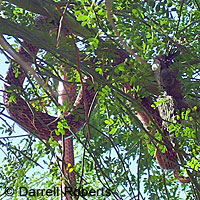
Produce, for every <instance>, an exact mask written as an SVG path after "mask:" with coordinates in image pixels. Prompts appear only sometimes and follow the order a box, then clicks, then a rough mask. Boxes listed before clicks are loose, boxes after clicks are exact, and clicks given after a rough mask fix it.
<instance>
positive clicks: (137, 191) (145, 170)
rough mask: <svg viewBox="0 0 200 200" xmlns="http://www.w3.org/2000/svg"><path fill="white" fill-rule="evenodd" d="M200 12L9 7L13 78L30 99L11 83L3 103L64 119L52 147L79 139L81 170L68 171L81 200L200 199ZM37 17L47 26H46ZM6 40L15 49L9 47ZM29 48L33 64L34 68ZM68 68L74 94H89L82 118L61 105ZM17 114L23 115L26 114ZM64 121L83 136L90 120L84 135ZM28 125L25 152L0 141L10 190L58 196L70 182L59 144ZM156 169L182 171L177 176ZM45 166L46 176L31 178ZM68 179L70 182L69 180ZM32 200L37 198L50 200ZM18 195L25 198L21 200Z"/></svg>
mask: <svg viewBox="0 0 200 200" xmlns="http://www.w3.org/2000/svg"><path fill="white" fill-rule="evenodd" d="M199 12H200V5H199V3H198V2H197V1H195V0H194V1H173V0H164V1H163V0H160V1H151V0H144V1H139V0H137V1H127V0H124V1H113V2H112V3H111V2H110V1H108V0H106V1H87V0H82V1H78V0H77V1H69V2H68V1H50V0H44V1H39V0H23V1H22V0H21V1H17V0H5V1H1V13H2V17H1V18H0V30H1V37H0V42H1V45H2V48H1V50H2V52H3V53H4V54H5V55H6V56H7V57H8V58H9V60H10V62H11V66H12V69H14V73H13V74H14V76H13V79H15V78H17V77H22V76H24V75H25V73H24V72H23V70H24V71H25V72H27V73H26V80H27V81H26V82H25V86H24V87H23V89H22V87H20V83H19V85H16V84H15V86H13V85H12V83H10V82H9V84H11V85H12V86H11V87H8V88H7V89H6V91H4V94H9V95H8V97H9V98H7V99H9V100H8V101H9V103H10V105H16V102H19V99H18V96H19V94H20V95H21V96H23V99H24V101H25V102H26V104H23V106H26V108H27V109H28V110H29V111H28V110H26V112H30V107H31V109H32V110H34V114H36V113H46V115H45V114H41V115H40V116H44V118H45V116H47V115H48V116H49V114H51V115H56V114H57V112H58V111H60V113H61V117H60V118H59V119H58V121H56V128H55V135H56V136H55V137H60V138H62V139H63V141H64V137H65V136H66V135H67V133H66V130H67V131H69V130H70V131H71V129H72V132H70V133H71V134H72V135H73V137H74V140H75V145H74V148H75V150H74V152H75V161H76V162H75V166H70V165H64V168H65V169H67V171H68V172H70V173H69V174H71V173H74V172H75V174H76V181H77V183H76V186H74V185H73V184H72V185H71V186H73V187H74V188H81V189H83V188H84V189H86V190H81V191H80V192H82V193H81V194H80V199H81V198H82V199H97V198H99V199H102V196H103V198H106V197H107V196H109V195H110V197H109V198H111V199H126V198H129V199H182V198H181V195H182V194H183V193H185V195H186V196H185V199H200V186H199V183H198V182H199V176H200V175H199V165H200V161H199V143H200V141H199V102H198V100H199V98H200V96H199V62H200V59H199V44H198V39H199V36H198V30H199V26H200V25H199V23H198V22H199V20H198V16H199ZM39 15H40V16H41V15H42V16H46V17H44V18H42V20H40V19H41V18H39V20H38V16H39ZM55 28H56V31H54V30H55ZM47 30H48V32H47ZM3 35H4V37H3ZM5 35H8V36H12V38H14V39H15V44H13V45H12V47H11V46H9V44H8V43H7V41H6V40H5ZM22 40H23V41H26V42H27V43H28V44H31V45H33V47H34V48H33V50H31V49H30V48H29V46H26V44H25V43H24V42H22ZM20 45H21V46H22V47H23V49H24V50H23V51H25V52H26V51H27V52H28V54H30V55H31V56H30V57H34V64H33V65H32V67H31V65H30V64H27V63H28V62H27V61H30V60H27V59H28V56H25V58H24V57H23V55H24V54H26V55H27V53H24V54H22V49H21V50H20V49H18V47H19V46H20ZM22 47H21V48H22ZM37 48H39V49H40V51H39V53H38V54H37V56H36V55H34V52H35V50H36V49H37ZM14 49H15V50H17V49H18V50H17V51H18V52H19V54H17V52H15V51H14ZM163 54H165V56H158V55H163ZM153 63H154V65H153ZM63 66H68V69H67V71H66V73H67V76H68V82H69V83H68V84H74V83H76V86H77V92H76V95H77V93H78V90H79V89H80V88H81V87H82V88H83V91H85V92H82V100H80V101H81V103H80V104H79V105H80V106H82V107H81V108H79V107H77V106H75V109H74V110H73V113H72V111H71V108H72V103H71V102H70V101H69V100H68V104H64V106H60V105H59V104H58V101H57V97H56V95H57V94H56V90H57V89H56V88H57V86H58V82H59V81H62V79H61V76H60V74H61V75H62V73H63V72H62V67H63ZM10 69H11V68H10ZM152 69H153V70H152ZM85 75H87V77H89V82H87V84H85V83H84V82H83V77H84V76H85ZM24 78H25V77H24ZM20 80H22V79H20ZM84 87H85V89H84ZM91 91H95V92H96V93H93V92H92V94H91V93H90V92H91ZM20 98H21V97H20ZM88 102H89V103H88ZM27 105H29V107H27ZM2 106H3V107H4V108H5V107H6V106H7V107H8V104H7V103H6V104H2ZM89 108H90V109H89ZM18 109H19V110H20V109H21V110H20V112H22V110H23V109H24V107H21V108H18ZM84 111H85V112H84ZM65 112H70V113H72V116H78V119H74V118H73V120H74V121H76V126H79V125H80V124H79V122H80V123H82V122H83V121H85V122H86V123H85V125H84V128H83V129H82V130H81V131H79V132H78V133H76V131H73V128H72V127H70V123H71V121H69V120H68V121H67V120H66V118H65V117H64V113H65ZM12 113H13V116H14V117H13V118H15V121H16V122H17V123H19V124H20V125H21V126H22V127H24V128H25V129H26V130H27V126H28V124H27V123H24V121H23V120H21V121H20V120H19V119H18V118H17V117H16V116H21V115H20V114H19V113H17V114H18V115H16V110H14V111H13V112H12ZM22 113H23V112H22ZM24 113H25V112H24ZM27 115H28V114H27ZM6 118H7V116H6V115H5V113H4V110H3V111H2V119H3V122H2V134H4V133H5V132H9V135H11V134H12V131H13V129H12V126H11V125H9V124H7V123H6ZM75 118H76V117H75ZM79 118H80V119H79ZM45 119H46V118H45ZM49 119H50V118H49ZM51 119H52V118H51ZM83 119H85V120H83ZM35 120H36V121H37V119H35ZM38 121H39V120H38ZM47 124H48V123H45V125H47ZM71 124H72V123H71ZM48 125H49V124H48ZM74 126H75V125H74ZM28 127H29V131H30V132H31V133H32V135H33V136H32V135H31V136H29V137H24V138H23V139H22V141H21V142H20V143H19V144H16V143H12V141H11V140H10V138H9V137H6V138H4V137H2V138H1V140H0V144H1V145H2V147H4V149H6V150H5V151H6V155H7V156H6V157H5V158H4V164H3V165H2V166H1V167H2V171H1V173H0V175H1V176H0V177H1V179H2V180H1V182H3V184H5V185H8V184H9V187H14V188H15V189H16V191H19V188H20V187H22V186H23V187H27V188H34V187H35V188H37V187H40V188H45V189H47V188H48V187H49V188H51V189H53V187H54V186H57V185H59V184H61V182H64V180H65V179H67V178H68V173H64V172H65V171H64V170H63V169H61V170H59V164H58V160H59V158H57V156H56V155H57V153H58V151H59V150H58V143H57V142H56V141H54V140H53V138H52V137H48V140H46V141H45V140H41V139H45V137H46V135H44V136H42V134H40V133H39V132H40V130H38V131H37V130H36V129H37V127H36V128H35V129H33V128H32V127H33V126H32V125H30V126H28ZM44 127H45V126H44ZM52 127H53V128H54V127H55V126H54V125H52ZM30 129H32V130H34V131H31V130H30ZM44 129H45V128H44ZM44 129H42V131H46V129H45V130H44ZM35 133H36V136H37V137H39V140H38V139H36V137H35ZM45 133H46V132H45ZM59 135H60V136H59ZM62 135H64V136H63V137H61V136H62ZM40 136H41V137H40ZM70 137H71V136H70ZM5 147H6V148H5ZM155 152H156V156H155V155H154V154H155ZM167 152H171V153H170V154H169V156H168V154H167ZM171 155H173V156H171ZM155 157H157V160H156V158H155ZM171 157H173V158H172V160H171ZM41 160H43V162H41ZM158 163H159V164H160V166H161V167H164V168H170V167H171V168H176V169H175V177H174V176H173V172H172V170H164V169H162V168H161V167H160V166H159V165H158ZM67 164H68V163H67ZM166 165H167V166H169V167H167V166H166ZM36 166H41V167H43V168H44V167H45V168H48V169H47V170H45V171H44V172H41V173H40V172H35V173H33V175H32V176H29V173H30V172H29V171H31V170H33V168H34V167H36ZM179 168H180V169H179ZM72 171H74V172H72ZM177 171H178V172H177ZM62 172H63V173H64V174H65V176H66V177H64V178H62V179H60V173H62ZM179 173H181V174H179ZM177 174H178V175H177ZM182 174H183V175H184V176H185V177H187V176H188V179H187V180H189V181H190V183H180V182H178V180H177V179H176V178H178V179H179V180H181V179H182V180H183V181H182V182H184V180H186V179H185V178H183V177H182ZM42 179H43V180H42ZM41 180H42V181H41ZM189 181H188V182H189ZM52 183H55V184H54V185H53V184H52ZM29 185H31V186H29ZM101 189H102V190H101ZM40 192H41V191H40ZM76 192H77V193H76V195H75V196H78V195H77V194H78V191H76ZM89 192H90V193H89ZM32 194H33V195H32V196H31V194H29V196H30V197H31V199H47V198H48V197H47V195H46V196H44V197H43V195H38V196H37V197H35V196H34V191H32ZM40 194H41V193H40ZM14 195H15V198H16V199H17V198H18V197H17V196H18V195H19V194H18V193H16V192H15V193H14ZM84 195H86V196H84ZM97 195H98V196H97ZM50 196H51V195H50ZM81 196H82V197H81ZM52 198H53V199H55V198H58V199H59V197H57V196H56V197H55V195H54V197H52ZM77 198H78V197H77Z"/></svg>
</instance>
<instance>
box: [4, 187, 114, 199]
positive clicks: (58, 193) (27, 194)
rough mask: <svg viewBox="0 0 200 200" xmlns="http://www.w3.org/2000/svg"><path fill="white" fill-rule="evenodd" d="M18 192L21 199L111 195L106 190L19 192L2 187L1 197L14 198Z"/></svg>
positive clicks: (21, 188) (32, 189)
mask: <svg viewBox="0 0 200 200" xmlns="http://www.w3.org/2000/svg"><path fill="white" fill-rule="evenodd" d="M16 192H17V195H18V196H20V197H51V196H54V197H56V196H61V195H62V196H63V195H64V196H65V195H66V194H70V195H71V196H75V197H78V196H80V197H92V196H102V197H103V196H104V197H108V196H110V195H111V191H110V190H108V189H104V188H99V189H94V188H83V187H79V188H72V187H65V191H64V192H61V188H60V187H53V188H27V187H25V186H21V187H19V188H18V189H17V190H14V188H12V187H6V186H5V185H4V186H1V190H0V197H1V196H3V195H4V196H12V195H14V194H15V193H16Z"/></svg>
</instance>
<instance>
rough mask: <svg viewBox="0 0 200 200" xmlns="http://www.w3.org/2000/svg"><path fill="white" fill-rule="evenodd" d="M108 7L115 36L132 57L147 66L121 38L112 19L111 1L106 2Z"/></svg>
mask: <svg viewBox="0 0 200 200" xmlns="http://www.w3.org/2000/svg"><path fill="white" fill-rule="evenodd" d="M106 7H107V12H108V18H109V21H110V24H111V26H112V28H113V30H114V32H115V34H116V35H117V37H118V39H119V41H120V42H121V44H122V46H123V47H124V48H125V49H126V51H127V52H128V53H130V54H131V55H133V56H134V57H135V58H136V59H137V60H138V61H140V62H141V63H142V64H144V65H146V64H147V62H146V61H145V60H143V59H142V58H141V57H140V56H138V55H137V54H136V53H135V52H134V51H133V50H132V49H130V48H129V47H128V46H127V44H126V43H125V42H124V41H123V39H122V38H121V36H120V34H119V32H118V30H117V28H116V27H115V23H114V21H113V19H112V16H111V6H110V0H106Z"/></svg>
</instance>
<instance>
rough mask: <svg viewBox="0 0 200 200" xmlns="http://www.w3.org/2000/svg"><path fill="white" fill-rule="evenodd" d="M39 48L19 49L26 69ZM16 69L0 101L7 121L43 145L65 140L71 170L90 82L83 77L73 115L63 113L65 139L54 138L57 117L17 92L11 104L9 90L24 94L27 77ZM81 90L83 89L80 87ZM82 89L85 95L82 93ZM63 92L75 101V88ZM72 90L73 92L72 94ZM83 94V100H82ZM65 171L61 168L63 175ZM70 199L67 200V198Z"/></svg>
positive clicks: (7, 78) (8, 76)
mask: <svg viewBox="0 0 200 200" xmlns="http://www.w3.org/2000/svg"><path fill="white" fill-rule="evenodd" d="M44 19H46V18H45V17H44V16H39V17H38V18H37V23H38V21H39V22H43V21H44ZM38 51H39V48H38V47H36V46H34V45H32V44H31V43H29V42H27V41H25V40H23V41H22V43H21V45H20V47H19V48H18V54H19V55H20V56H21V58H23V60H24V61H25V62H26V63H27V65H29V66H31V65H32V63H33V59H34V57H36V56H37V53H38ZM14 66H15V65H14V64H11V65H10V66H9V68H8V71H7V73H6V76H5V84H4V93H3V101H4V103H5V105H6V108H7V112H8V114H9V115H10V117H11V118H12V119H13V120H14V121H15V122H16V123H17V124H19V125H20V126H21V127H22V128H23V129H24V130H25V131H27V132H29V133H31V134H33V135H35V136H37V137H38V138H40V139H43V140H45V141H49V139H50V138H53V140H55V141H57V142H59V143H61V141H62V137H64V138H66V139H65V140H64V147H63V148H64V149H65V152H64V155H65V157H64V161H65V163H66V166H68V164H70V165H71V167H73V166H74V147H73V137H72V136H73V135H72V133H75V134H76V133H77V132H78V131H80V130H81V129H82V128H83V126H84V124H85V120H84V118H83V117H81V116H80V113H81V114H84V113H83V111H84V112H88V111H85V109H84V101H86V103H87V105H88V109H89V108H90V106H91V105H92V102H93V100H94V97H95V94H96V91H95V90H94V87H92V88H91V78H89V77H85V78H84V79H83V84H84V87H81V89H80V91H79V93H78V95H77V98H76V100H75V101H74V102H72V104H73V106H72V111H70V112H68V113H65V116H64V119H65V120H66V122H67V124H68V126H69V127H70V129H66V128H65V129H64V131H65V134H64V136H62V135H58V134H56V131H55V130H57V129H58V123H59V121H60V117H56V116H52V115H50V114H48V113H47V112H42V111H40V110H36V109H35V107H33V106H31V104H30V102H29V101H27V100H26V99H25V98H24V96H23V95H20V92H15V94H14V95H15V100H14V101H10V98H11V95H13V92H9V90H10V89H11V90H12V88H13V87H14V88H18V91H20V90H21V91H23V90H24V88H23V83H24V81H25V78H26V73H25V72H24V70H23V69H22V67H19V68H18V76H16V73H15V67H14ZM82 86H83V85H82ZM83 88H84V91H83ZM65 90H66V91H68V92H69V97H70V98H71V99H74V97H73V95H74V94H75V92H76V89H75V88H72V87H71V85H69V84H68V85H67V84H65ZM72 90H73V91H72ZM83 93H84V95H85V96H86V98H85V99H84V98H83ZM65 169H66V168H64V171H65ZM69 179H70V181H71V182H72V183H75V181H76V178H75V173H74V172H72V173H70V174H69ZM68 199H70V198H68Z"/></svg>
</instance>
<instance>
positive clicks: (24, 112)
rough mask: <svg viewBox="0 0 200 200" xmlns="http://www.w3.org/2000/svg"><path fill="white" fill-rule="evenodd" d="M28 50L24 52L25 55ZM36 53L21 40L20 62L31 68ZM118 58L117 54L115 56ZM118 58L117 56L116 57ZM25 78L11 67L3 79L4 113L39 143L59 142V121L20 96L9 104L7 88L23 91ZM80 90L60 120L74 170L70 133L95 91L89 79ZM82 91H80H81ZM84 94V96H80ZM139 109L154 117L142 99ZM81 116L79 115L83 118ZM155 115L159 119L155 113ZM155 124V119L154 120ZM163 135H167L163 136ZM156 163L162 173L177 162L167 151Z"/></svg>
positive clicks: (81, 122) (81, 120) (143, 117)
mask: <svg viewBox="0 0 200 200" xmlns="http://www.w3.org/2000/svg"><path fill="white" fill-rule="evenodd" d="M43 18H44V16H40V17H38V19H39V21H40V20H42V19H43ZM27 50H28V51H27ZM38 51H39V47H36V46H34V45H33V44H31V43H30V42H27V41H25V40H23V41H22V44H21V46H20V47H19V49H18V53H19V55H20V56H21V57H22V58H23V59H24V61H26V62H27V64H28V65H30V66H31V65H32V64H31V63H32V62H33V59H34V57H36V56H37V53H38ZM116 54H118V53H116ZM118 55H120V54H118ZM125 59H126V56H125V57H123V58H120V60H118V61H117V62H116V63H115V64H114V65H118V64H120V63H122V62H124V60H125ZM25 78H26V73H25V72H24V71H23V69H22V68H21V67H20V68H19V69H18V76H16V74H15V70H14V66H13V65H12V64H11V65H10V67H9V69H8V71H7V74H6V77H5V82H6V83H5V84H4V88H5V90H4V94H3V100H4V103H5V105H6V107H7V111H8V113H9V115H10V116H11V118H12V119H13V120H14V121H15V122H17V123H18V124H19V125H20V126H21V127H22V128H23V129H25V130H26V131H28V132H30V133H33V134H34V135H36V136H37V137H38V138H40V139H44V140H46V141H48V140H49V139H50V138H51V137H52V138H53V140H55V141H61V140H62V136H61V135H57V134H56V131H55V130H57V127H58V122H59V121H60V118H59V117H55V116H52V115H50V114H48V113H45V112H42V111H40V110H36V109H35V108H34V107H33V106H31V105H30V103H29V102H27V100H26V99H25V98H24V97H23V96H22V95H20V93H17V94H15V101H10V98H11V95H12V93H10V92H8V91H9V89H10V88H12V87H13V86H14V87H15V88H20V89H21V90H22V91H23V83H24V80H25ZM83 84H84V87H82V88H81V89H80V91H79V94H78V96H77V98H76V100H75V102H74V104H73V106H72V107H73V111H76V112H68V113H67V114H65V116H64V118H65V120H66V121H67V124H68V125H69V127H70V129H71V130H69V129H65V134H64V138H66V140H65V162H66V163H70V164H71V165H72V166H74V147H73V137H72V132H74V133H77V132H78V131H80V130H81V129H82V128H83V126H84V124H85V119H84V118H82V117H78V118H77V115H78V114H77V113H83V112H82V111H84V113H85V112H86V113H87V112H88V110H87V111H86V110H84V95H85V97H86V98H85V100H86V101H87V105H88V107H90V106H91V105H92V103H93V102H94V98H95V94H96V91H95V89H94V87H91V79H90V78H88V77H86V78H85V79H84V82H83ZM83 88H84V91H83ZM66 90H68V91H72V90H73V88H71V87H70V86H69V87H67V88H66ZM72 94H74V91H72V93H71V94H69V96H70V97H71V98H73V95H72ZM83 94H84V95H83ZM142 105H143V106H144V107H145V108H146V109H147V110H148V112H150V114H153V115H155V110H153V109H152V108H151V106H150V104H149V103H148V101H147V100H146V99H143V100H142ZM75 113H76V114H75ZM84 113H83V114H84ZM139 115H140V120H141V121H142V122H143V123H144V125H145V126H146V128H147V126H148V124H149V122H150V119H149V118H148V116H146V114H145V113H144V112H141V113H139ZM156 115H159V114H158V113H156ZM155 120H157V119H155ZM157 123H158V124H160V123H161V122H160V121H157ZM165 133H166V135H167V134H168V133H167V132H165ZM156 159H157V161H158V163H159V165H160V166H161V167H162V168H164V169H176V168H177V166H178V158H177V155H176V152H175V151H174V150H173V149H172V148H169V147H167V151H166V152H165V153H164V156H163V154H161V153H160V152H159V151H156ZM175 177H177V178H178V179H179V180H180V181H181V182H185V183H186V182H189V180H188V179H185V178H183V177H181V176H179V175H176V173H175ZM71 179H72V181H73V182H75V175H74V173H73V174H71Z"/></svg>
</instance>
